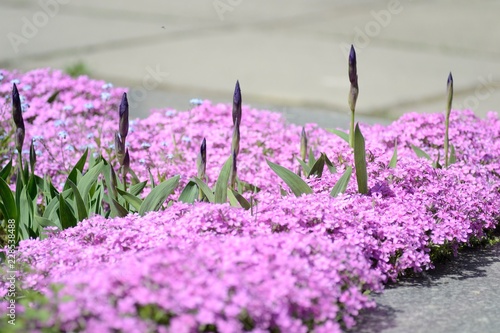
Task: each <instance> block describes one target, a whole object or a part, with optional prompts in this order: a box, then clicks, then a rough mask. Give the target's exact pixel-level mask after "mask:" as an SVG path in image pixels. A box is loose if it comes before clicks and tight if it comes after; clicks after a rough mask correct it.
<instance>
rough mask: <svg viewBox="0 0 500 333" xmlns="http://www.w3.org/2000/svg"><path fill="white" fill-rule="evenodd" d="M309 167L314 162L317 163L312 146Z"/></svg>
mask: <svg viewBox="0 0 500 333" xmlns="http://www.w3.org/2000/svg"><path fill="white" fill-rule="evenodd" d="M307 163H308V164H309V167H310V168H312V166H313V165H314V163H316V158H315V157H314V154H313V150H312V148H310V149H309V160H308V161H307Z"/></svg>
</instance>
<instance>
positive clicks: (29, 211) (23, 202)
mask: <svg viewBox="0 0 500 333" xmlns="http://www.w3.org/2000/svg"><path fill="white" fill-rule="evenodd" d="M19 208H20V209H19V212H20V214H19V229H20V231H21V239H28V238H29V233H30V230H32V225H31V216H32V215H33V203H32V201H31V199H30V198H29V195H28V192H27V188H26V187H24V188H23V189H22V191H21V197H20V201H19Z"/></svg>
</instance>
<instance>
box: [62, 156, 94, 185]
mask: <svg viewBox="0 0 500 333" xmlns="http://www.w3.org/2000/svg"><path fill="white" fill-rule="evenodd" d="M88 154H89V150H88V149H85V152H84V153H83V155H82V156H81V157H80V159H79V160H78V162H76V164H75V166H74V167H73V169H71V171H70V173H69V175H68V178H67V180H66V183H65V184H64V189H63V190H67V189H69V185H68V180H71V181H72V182H73V184H78V171H80V172H81V173H83V168H84V167H85V162H87V156H88Z"/></svg>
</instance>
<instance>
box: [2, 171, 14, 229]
mask: <svg viewBox="0 0 500 333" xmlns="http://www.w3.org/2000/svg"><path fill="white" fill-rule="evenodd" d="M0 198H1V199H2V203H3V206H4V207H5V211H2V214H3V215H4V216H5V218H6V219H7V220H11V219H12V220H17V206H16V201H15V199H14V195H13V194H12V190H11V189H10V188H9V185H7V183H6V182H5V180H3V178H0ZM16 223H17V221H16Z"/></svg>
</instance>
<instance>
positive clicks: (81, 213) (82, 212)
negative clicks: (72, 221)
mask: <svg viewBox="0 0 500 333" xmlns="http://www.w3.org/2000/svg"><path fill="white" fill-rule="evenodd" d="M68 183H69V186H70V187H71V189H72V190H73V196H74V197H75V207H74V209H75V210H76V211H77V213H78V221H83V220H85V219H86V218H87V217H88V216H89V215H88V211H87V207H86V206H85V203H84V202H83V198H82V196H81V194H80V191H78V187H76V185H75V184H74V183H73V182H72V181H71V180H69V179H68Z"/></svg>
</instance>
